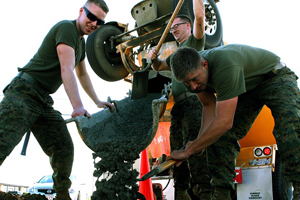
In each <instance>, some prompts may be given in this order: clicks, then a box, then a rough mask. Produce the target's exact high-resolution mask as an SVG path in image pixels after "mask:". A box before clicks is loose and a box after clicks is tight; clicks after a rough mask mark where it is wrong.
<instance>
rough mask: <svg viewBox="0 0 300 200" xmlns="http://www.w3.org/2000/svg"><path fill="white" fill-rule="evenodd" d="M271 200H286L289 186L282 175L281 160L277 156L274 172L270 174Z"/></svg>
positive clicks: (277, 155)
mask: <svg viewBox="0 0 300 200" xmlns="http://www.w3.org/2000/svg"><path fill="white" fill-rule="evenodd" d="M272 185H273V200H286V199H288V191H289V190H290V189H291V188H290V187H291V185H290V184H287V183H286V181H285V180H284V178H283V174H282V160H281V158H280V156H279V154H278V153H277V154H276V162H275V171H274V172H273V173H272Z"/></svg>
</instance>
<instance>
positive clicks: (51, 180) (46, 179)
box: [38, 175, 75, 183]
mask: <svg viewBox="0 0 300 200" xmlns="http://www.w3.org/2000/svg"><path fill="white" fill-rule="evenodd" d="M70 179H71V181H73V180H74V179H75V177H74V176H70ZM38 183H53V179H52V176H50V175H49V176H44V177H43V178H42V179H41V180H39V182H38Z"/></svg>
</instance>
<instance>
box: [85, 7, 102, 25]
mask: <svg viewBox="0 0 300 200" xmlns="http://www.w3.org/2000/svg"><path fill="white" fill-rule="evenodd" d="M83 9H84V11H85V13H86V16H87V18H89V20H91V21H92V22H94V21H97V25H99V26H101V25H103V24H104V23H105V21H104V20H102V19H98V18H97V17H96V16H95V15H94V14H93V13H91V12H90V11H89V10H88V9H87V8H86V7H85V6H83Z"/></svg>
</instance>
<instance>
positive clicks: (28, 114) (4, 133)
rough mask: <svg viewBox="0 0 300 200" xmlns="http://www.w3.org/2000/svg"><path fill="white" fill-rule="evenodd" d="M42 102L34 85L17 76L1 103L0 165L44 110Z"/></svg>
mask: <svg viewBox="0 0 300 200" xmlns="http://www.w3.org/2000/svg"><path fill="white" fill-rule="evenodd" d="M42 107H43V106H42V102H41V101H40V98H39V96H38V95H37V94H36V92H35V91H34V90H33V88H32V86H31V85H30V84H28V83H26V82H25V80H23V79H20V78H15V79H14V80H13V81H12V82H11V83H10V85H9V86H8V87H7V88H6V89H5V95H4V98H3V99H2V101H1V103H0V165H1V164H2V163H3V162H4V160H5V158H6V157H7V156H8V155H9V154H10V153H11V152H12V150H13V149H14V148H15V146H16V145H17V144H18V143H19V142H20V141H21V140H22V137H23V135H24V134H25V133H26V132H27V130H29V129H30V126H31V124H33V123H34V121H35V120H36V119H37V118H38V116H39V114H40V113H41V111H42Z"/></svg>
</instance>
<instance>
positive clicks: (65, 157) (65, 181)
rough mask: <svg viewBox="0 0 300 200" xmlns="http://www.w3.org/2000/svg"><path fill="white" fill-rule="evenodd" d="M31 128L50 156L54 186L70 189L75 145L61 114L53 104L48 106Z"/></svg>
mask: <svg viewBox="0 0 300 200" xmlns="http://www.w3.org/2000/svg"><path fill="white" fill-rule="evenodd" d="M31 130H32V132H33V134H34V136H35V137H36V139H37V141H38V143H39V144H40V146H41V147H42V149H43V151H44V152H45V153H46V154H47V155H48V156H49V158H50V164H51V167H52V169H53V182H54V188H55V189H56V191H57V192H59V191H66V190H68V189H69V188H70V186H71V181H70V179H69V177H70V175H71V170H72V165H73V158H74V147H73V142H72V139H71V136H70V134H69V131H68V129H67V126H66V124H65V122H64V119H63V118H62V116H61V114H60V113H59V112H58V111H56V110H54V109H53V108H52V107H51V106H49V107H47V108H46V109H45V110H44V113H43V115H41V116H40V118H39V119H38V120H37V122H36V123H35V124H34V125H33V127H32V129H31Z"/></svg>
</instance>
